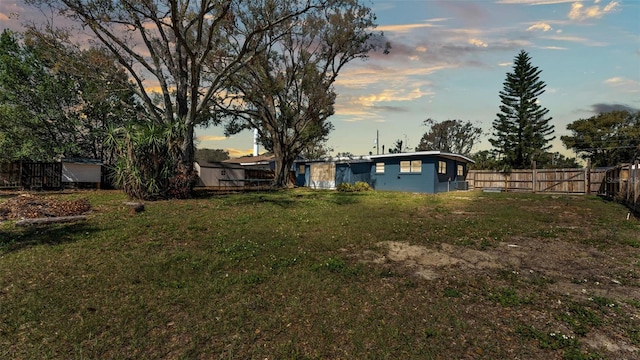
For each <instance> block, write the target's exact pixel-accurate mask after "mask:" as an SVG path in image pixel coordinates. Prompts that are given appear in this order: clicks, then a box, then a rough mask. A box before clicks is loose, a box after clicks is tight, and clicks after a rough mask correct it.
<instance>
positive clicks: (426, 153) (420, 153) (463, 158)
mask: <svg viewBox="0 0 640 360" xmlns="http://www.w3.org/2000/svg"><path fill="white" fill-rule="evenodd" d="M419 156H440V157H443V158H446V159H451V160H456V161H463V162H469V163H475V161H473V160H471V159H469V158H468V157H466V156H463V155H460V154H452V153H446V152H442V151H417V152H411V153H397V154H382V155H371V156H369V157H370V158H371V159H380V158H394V157H419Z"/></svg>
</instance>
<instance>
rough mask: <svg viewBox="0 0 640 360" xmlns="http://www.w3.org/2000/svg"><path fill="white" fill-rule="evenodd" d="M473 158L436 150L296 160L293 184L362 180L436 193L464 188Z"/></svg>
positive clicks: (331, 184)
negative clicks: (294, 182) (318, 159)
mask: <svg viewBox="0 0 640 360" xmlns="http://www.w3.org/2000/svg"><path fill="white" fill-rule="evenodd" d="M470 163H473V160H471V159H469V158H467V157H465V156H462V155H458V154H449V153H443V152H440V151H421V152H414V153H399V154H384V155H371V156H363V157H358V158H349V159H343V158H341V159H328V160H320V161H298V162H296V166H295V168H296V185H298V186H308V187H310V188H314V189H334V188H336V186H338V185H340V184H341V183H351V184H353V183H355V182H357V181H364V182H367V183H368V184H369V185H371V187H372V188H374V189H376V190H391V191H410V192H422V193H438V192H446V191H453V190H462V189H467V188H468V186H467V182H466V176H467V172H468V165H469V164H470Z"/></svg>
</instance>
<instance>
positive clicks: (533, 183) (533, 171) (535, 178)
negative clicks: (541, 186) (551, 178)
mask: <svg viewBox="0 0 640 360" xmlns="http://www.w3.org/2000/svg"><path fill="white" fill-rule="evenodd" d="M537 187H538V171H536V161H535V160H533V161H532V162H531V192H532V193H534V194H535V193H536V189H537Z"/></svg>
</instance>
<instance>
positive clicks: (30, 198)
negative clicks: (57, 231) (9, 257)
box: [0, 194, 91, 221]
mask: <svg viewBox="0 0 640 360" xmlns="http://www.w3.org/2000/svg"><path fill="white" fill-rule="evenodd" d="M89 211H91V204H89V201H88V200H86V199H77V200H61V199H57V198H54V197H46V196H35V195H30V194H21V195H18V196H16V197H13V198H10V199H9V200H7V201H5V202H3V203H0V221H3V220H14V219H34V218H43V217H61V216H75V215H82V214H86V213H87V212H89Z"/></svg>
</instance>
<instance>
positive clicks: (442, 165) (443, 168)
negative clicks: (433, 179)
mask: <svg viewBox="0 0 640 360" xmlns="http://www.w3.org/2000/svg"><path fill="white" fill-rule="evenodd" d="M446 173H447V162H446V161H438V174H446Z"/></svg>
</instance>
